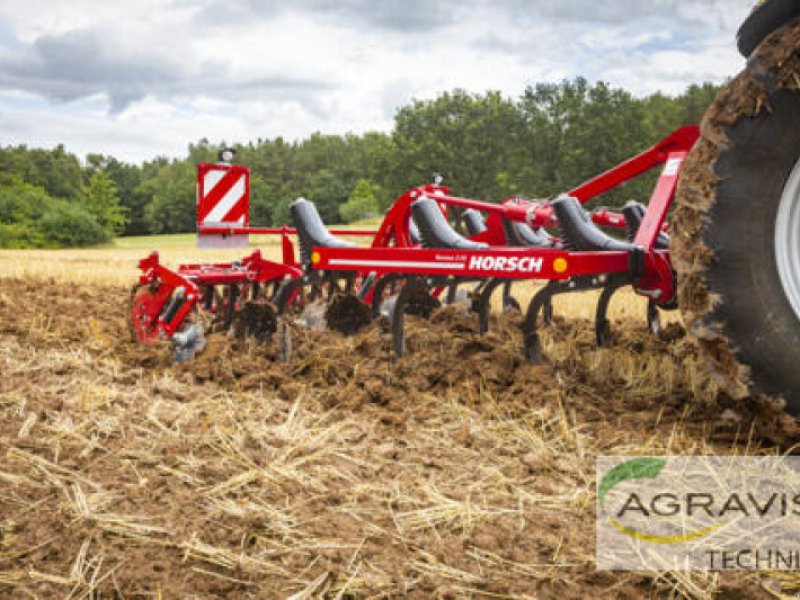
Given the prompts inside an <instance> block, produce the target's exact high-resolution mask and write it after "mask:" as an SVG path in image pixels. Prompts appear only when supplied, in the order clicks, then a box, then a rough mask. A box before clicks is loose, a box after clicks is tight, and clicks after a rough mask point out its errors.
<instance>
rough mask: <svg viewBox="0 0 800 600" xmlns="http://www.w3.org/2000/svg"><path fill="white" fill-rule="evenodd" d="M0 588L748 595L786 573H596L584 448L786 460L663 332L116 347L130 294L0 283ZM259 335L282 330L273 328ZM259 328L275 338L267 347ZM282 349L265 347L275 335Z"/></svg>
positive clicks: (639, 328) (466, 326) (775, 431)
mask: <svg viewBox="0 0 800 600" xmlns="http://www.w3.org/2000/svg"><path fill="white" fill-rule="evenodd" d="M0 283H2V285H1V286H0V448H1V449H2V452H0V597H3V598H6V597H7V598H24V597H28V596H31V597H32V596H33V595H35V596H37V597H40V598H54V597H90V596H91V594H95V596H92V597H120V598H122V597H124V598H154V597H155V598H208V597H230V598H272V597H288V596H291V595H292V594H297V596H295V597H296V598H313V597H326V598H363V597H388V596H391V597H415V598H431V597H439V598H461V597H474V598H511V597H530V598H553V597H558V598H561V599H563V598H583V597H585V598H597V597H607V598H641V597H676V596H686V597H693V598H703V597H714V596H717V597H723V598H756V597H769V594H768V591H767V590H770V591H776V590H782V591H783V593H786V594H791V593H796V592H797V590H798V589H800V578H796V577H795V578H792V577H783V578H781V579H777V578H776V577H774V576H772V577H771V576H767V575H764V574H761V575H749V576H744V575H741V574H731V573H726V574H713V575H702V574H695V575H690V574H686V573H683V574H682V573H665V574H660V575H654V574H650V575H648V574H632V573H607V572H598V571H595V569H594V565H593V551H594V518H595V510H594V501H595V480H594V461H595V458H596V457H597V456H598V455H602V454H642V453H649V454H682V453H716V454H730V453H734V452H736V453H742V452H747V453H757V452H762V451H776V450H778V449H788V448H790V447H791V445H792V444H793V443H794V442H795V441H797V439H798V435H797V429H796V427H795V423H794V421H791V420H789V419H787V418H786V417H783V416H782V414H781V413H780V412H777V411H772V410H769V407H753V406H748V405H747V404H745V403H741V402H737V403H735V404H734V403H732V402H731V403H729V402H728V400H727V399H726V397H725V396H723V395H721V394H720V393H719V392H718V386H717V385H716V384H715V383H714V382H713V381H711V380H709V379H708V377H707V376H706V375H705V369H704V368H703V365H702V364H701V363H700V362H699V360H698V358H697V357H696V356H695V354H694V352H695V350H694V348H693V346H692V345H691V344H689V343H688V342H687V341H686V340H685V339H684V338H683V332H682V330H681V329H680V327H678V326H675V325H673V326H670V328H669V329H668V331H667V332H666V334H665V337H664V339H661V340H656V339H653V338H651V337H649V336H648V335H647V334H646V332H645V326H644V324H643V323H642V324H640V323H614V324H613V326H614V328H615V330H616V339H615V341H614V345H613V347H611V348H609V349H600V350H598V349H595V348H594V344H593V340H592V331H593V329H592V324H591V323H588V322H579V321H571V320H566V321H565V320H563V319H558V320H557V323H556V325H555V326H554V327H553V328H551V329H549V330H547V331H545V332H544V334H543V342H544V344H543V345H544V351H545V354H546V356H547V357H548V362H547V364H545V365H540V366H531V365H527V364H525V363H524V361H523V360H522V352H521V350H520V345H521V336H520V334H519V327H518V325H519V322H518V319H519V317H518V316H515V315H510V316H507V317H502V318H498V317H495V318H494V319H493V322H492V328H491V332H490V333H489V334H488V335H486V336H484V337H480V336H478V335H477V318H476V317H475V315H468V314H463V313H462V312H459V311H458V310H456V309H447V308H445V309H440V310H438V311H436V312H434V313H433V315H432V316H431V318H430V319H429V320H424V319H421V318H417V317H411V316H410V317H408V318H407V319H406V320H407V333H408V338H407V348H408V355H407V356H406V357H404V358H403V359H399V360H398V359H396V358H394V357H393V356H392V354H391V352H390V343H391V340H390V335H389V333H388V331H387V328H386V324H385V322H382V321H377V322H375V323H373V324H372V325H370V326H368V327H366V328H364V329H363V330H361V331H360V332H359V333H358V334H356V335H355V336H353V337H344V336H342V335H340V334H338V333H334V332H319V331H310V330H305V329H302V328H299V327H297V326H296V325H289V326H288V327H287V328H286V330H287V331H288V335H289V337H290V338H291V339H290V340H289V341H290V344H288V342H289V341H287V340H284V346H285V345H286V344H288V345H289V346H291V359H290V361H289V362H287V363H283V362H280V361H279V360H278V354H279V349H278V347H277V346H278V344H277V342H276V340H274V339H273V340H271V341H269V342H267V343H265V344H260V345H259V344H256V343H254V342H253V341H252V340H250V339H239V340H234V341H231V340H229V339H228V337H227V336H225V335H222V334H212V335H211V336H209V338H208V344H207V348H206V351H205V352H204V353H203V354H202V355H201V356H199V357H198V358H197V359H196V360H195V361H194V362H193V363H191V364H188V365H175V364H173V363H172V360H171V351H170V349H169V348H168V347H166V346H162V347H160V346H156V347H142V346H138V345H135V344H133V343H132V342H130V341H129V340H128V339H127V327H126V323H125V318H126V306H125V302H124V299H125V298H127V291H126V290H124V289H121V288H117V287H83V288H80V287H78V288H76V287H74V286H73V287H66V286H64V285H60V284H55V283H51V284H48V283H47V282H41V281H33V280H16V279H4V280H0ZM279 329H280V327H279ZM273 337H274V336H273ZM283 350H284V352H286V347H284V349H283Z"/></svg>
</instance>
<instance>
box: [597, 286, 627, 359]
mask: <svg viewBox="0 0 800 600" xmlns="http://www.w3.org/2000/svg"><path fill="white" fill-rule="evenodd" d="M620 287H622V286H619V285H608V286H606V287H604V288H603V291H602V292H601V293H600V298H599V299H598V300H597V308H596V310H595V314H594V335H595V339H596V340H597V346H598V347H600V348H604V347H606V346H607V345H608V342H609V338H610V335H611V323H610V322H609V320H608V318H607V317H606V315H607V313H608V305H609V304H610V303H611V297H612V296H613V295H614V294H615V293H616V292H617V290H619V289H620Z"/></svg>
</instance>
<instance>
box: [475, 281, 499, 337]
mask: <svg viewBox="0 0 800 600" xmlns="http://www.w3.org/2000/svg"><path fill="white" fill-rule="evenodd" d="M503 283H505V282H504V281H503V280H502V279H492V280H490V281H489V283H487V284H486V285H485V286H484V288H483V290H481V294H480V296H479V297H478V331H479V332H480V334H481V335H485V334H486V332H487V331H489V313H490V312H491V311H492V306H491V302H492V294H493V293H494V291H495V290H496V289H497V288H498V287H500V286H501V285H503Z"/></svg>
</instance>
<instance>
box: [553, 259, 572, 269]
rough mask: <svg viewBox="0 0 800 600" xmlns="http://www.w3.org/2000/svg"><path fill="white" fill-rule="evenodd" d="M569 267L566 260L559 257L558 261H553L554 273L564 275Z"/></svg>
mask: <svg viewBox="0 0 800 600" xmlns="http://www.w3.org/2000/svg"><path fill="white" fill-rule="evenodd" d="M568 267H569V265H568V264H567V259H566V258H562V257H560V256H559V257H558V258H557V259H555V260H554V261H553V271H555V272H556V273H564V272H565V271H566V270H567V268H568Z"/></svg>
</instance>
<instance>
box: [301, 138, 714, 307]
mask: <svg viewBox="0 0 800 600" xmlns="http://www.w3.org/2000/svg"><path fill="white" fill-rule="evenodd" d="M698 137H699V130H698V128H697V127H694V126H689V127H684V128H681V129H679V130H677V131H675V132H674V133H673V134H672V135H670V136H669V137H667V138H666V139H665V140H663V141H662V142H660V143H659V144H657V145H656V146H654V147H652V148H650V149H648V150H646V151H645V152H642V153H641V154H639V155H637V156H635V157H633V158H631V159H630V160H628V161H626V162H624V163H622V164H621V165H619V166H617V167H614V168H613V169H610V170H609V171H606V172H605V173H603V174H602V175H600V176H598V177H596V178H594V179H591V180H589V181H587V182H586V183H584V184H582V185H580V186H578V187H577V188H575V189H573V190H571V191H569V192H568V193H567V194H568V195H569V196H572V197H575V198H577V199H578V200H579V201H580V202H581V203H586V202H588V201H590V200H592V199H594V198H596V197H597V196H599V195H601V194H603V193H606V192H608V191H610V190H612V189H614V188H616V187H618V186H619V185H621V184H623V183H625V182H627V181H630V180H631V179H634V178H636V177H638V176H640V175H642V174H644V173H646V172H648V171H650V170H651V169H653V168H655V167H657V166H659V165H662V164H663V165H665V166H664V169H663V171H662V173H661V176H660V178H659V180H658V183H657V185H656V187H655V190H654V191H653V195H652V197H651V199H650V203H649V204H648V207H647V211H646V213H645V216H644V219H643V222H642V224H641V227H640V229H639V231H638V233H637V235H636V238H635V240H634V244H635V245H637V246H638V247H639V248H640V249H641V251H642V253H643V255H644V269H643V273H642V274H641V275H639V276H638V277H637V280H636V281H635V283H634V288H635V289H636V291H637V292H638V293H640V294H643V295H645V296H648V297H649V298H651V299H652V300H654V301H655V302H656V303H658V304H667V303H669V302H670V301H671V300H672V299H673V297H674V294H675V289H674V281H673V276H672V269H671V263H670V261H669V253H668V251H666V250H657V249H656V248H655V243H656V240H657V237H658V233H659V232H660V231H662V230H663V229H664V224H665V220H666V216H667V212H668V210H669V207H670V206H671V204H672V201H673V199H674V197H675V189H676V187H677V182H678V176H679V174H680V168H681V166H682V164H683V161H684V159H685V158H686V155H687V154H688V152H689V151H690V150H691V148H692V147H693V146H694V144H695V142H696V141H697V138H698ZM422 196H426V197H429V198H433V199H435V200H436V201H437V202H438V203H439V204H440V207H441V208H442V210H444V211H446V210H447V207H450V206H456V207H460V208H473V209H476V210H480V211H482V212H486V213H489V217H488V219H487V227H488V228H487V230H486V231H484V232H483V233H481V234H478V235H476V236H473V237H472V238H470V239H472V240H474V241H480V242H486V243H488V244H489V245H490V246H500V247H496V248H495V247H493V248H491V249H489V250H472V251H463V250H462V251H454V250H422V249H419V248H414V247H413V245H412V244H411V238H410V232H409V218H410V207H411V203H412V202H414V201H416V200H417V199H419V198H420V197H422ZM503 217H504V218H506V219H508V220H510V221H519V222H524V223H528V224H529V225H530V226H532V227H534V228H536V227H555V226H557V222H556V221H555V216H554V214H553V209H552V207H551V206H550V205H548V204H546V203H544V202H530V201H524V200H516V199H509V200H506V201H505V202H503V203H502V204H491V203H487V202H480V201H476V200H469V199H465V198H458V197H455V196H451V195H449V190H448V189H447V188H443V187H438V186H432V185H427V186H422V187H419V188H415V189H413V190H411V191H409V192H408V193H406V194H405V195H403V196H402V197H401V198H400V199H399V200H398V201H397V202H395V204H394V205H393V206H392V208H391V209H390V210H389V212H388V213H387V215H386V217H385V219H384V221H383V224H382V225H381V228H380V229H379V231H378V234H377V236H376V237H375V240H374V241H373V244H372V247H371V248H353V249H350V248H316V249H315V251H314V255H313V268H314V269H324V270H334V271H357V272H360V273H362V274H369V273H374V274H375V275H376V276H378V277H380V276H382V275H385V274H388V273H399V274H403V273H407V274H415V275H428V276H441V275H452V276H458V277H465V278H486V277H502V278H506V279H550V280H552V279H556V280H565V279H569V278H571V277H578V276H583V275H600V274H611V273H619V272H626V271H629V270H630V269H631V261H630V257H629V253H628V252H607V251H601V252H570V251H567V250H554V249H540V248H503V247H501V246H503V245H504V244H505V243H506V242H505V236H504V230H503V227H502V224H501V222H500V220H501V218H503ZM593 220H594V221H595V222H597V223H598V224H600V225H603V226H611V227H624V225H625V220H624V218H623V217H622V216H621V215H617V214H615V213H611V212H610V211H607V210H602V211H598V212H596V213H594V214H593ZM392 241H394V242H395V246H394V247H392V246H391V243H392ZM520 261H527V262H522V263H521V262H520ZM531 261H533V263H532V262H531ZM531 264H534V265H535V266H534V268H529V267H530V265H531ZM478 265H479V266H478ZM520 265H523V266H520ZM487 266H488V267H489V268H487Z"/></svg>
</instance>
